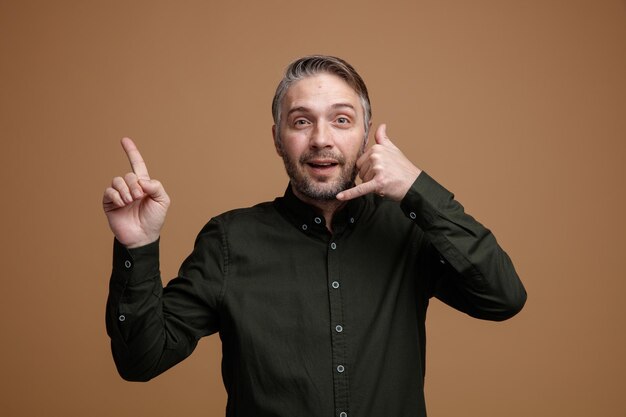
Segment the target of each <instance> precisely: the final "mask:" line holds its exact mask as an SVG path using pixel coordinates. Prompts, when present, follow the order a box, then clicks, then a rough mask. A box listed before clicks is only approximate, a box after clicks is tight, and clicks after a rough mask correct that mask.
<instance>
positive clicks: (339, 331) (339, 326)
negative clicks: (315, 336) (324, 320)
mask: <svg viewBox="0 0 626 417" xmlns="http://www.w3.org/2000/svg"><path fill="white" fill-rule="evenodd" d="M335 330H337V333H341V332H343V327H341V324H338V325H336V326H335Z"/></svg>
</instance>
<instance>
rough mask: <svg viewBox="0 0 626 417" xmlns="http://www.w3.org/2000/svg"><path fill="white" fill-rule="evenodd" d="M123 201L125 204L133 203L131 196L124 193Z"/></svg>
mask: <svg viewBox="0 0 626 417" xmlns="http://www.w3.org/2000/svg"><path fill="white" fill-rule="evenodd" d="M124 201H125V202H126V203H132V202H133V196H132V195H130V193H126V194H124Z"/></svg>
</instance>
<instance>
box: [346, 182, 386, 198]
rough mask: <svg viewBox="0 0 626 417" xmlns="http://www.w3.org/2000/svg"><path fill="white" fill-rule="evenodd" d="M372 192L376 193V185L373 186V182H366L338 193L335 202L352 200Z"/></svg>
mask: <svg viewBox="0 0 626 417" xmlns="http://www.w3.org/2000/svg"><path fill="white" fill-rule="evenodd" d="M374 191H376V184H374V181H368V182H364V183H361V184H359V185H356V186H354V187H352V188H349V189H347V190H344V191H342V192H340V193H339V194H337V200H341V201H347V200H352V199H354V198H357V197H361V196H362V195H365V194H369V193H373V192H374Z"/></svg>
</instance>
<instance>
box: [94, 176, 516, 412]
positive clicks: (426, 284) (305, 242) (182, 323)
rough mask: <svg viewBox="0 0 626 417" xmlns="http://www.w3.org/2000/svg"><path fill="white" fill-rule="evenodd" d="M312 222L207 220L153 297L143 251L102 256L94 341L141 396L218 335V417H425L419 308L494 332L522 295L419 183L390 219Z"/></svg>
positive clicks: (283, 214)
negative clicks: (222, 415) (104, 273)
mask: <svg viewBox="0 0 626 417" xmlns="http://www.w3.org/2000/svg"><path fill="white" fill-rule="evenodd" d="M332 230H333V233H332V234H331V233H329V232H328V229H327V227H326V225H325V223H324V218H323V217H322V216H320V215H318V214H317V213H316V211H315V210H313V209H312V208H311V207H310V206H308V205H306V204H305V203H303V202H302V201H300V200H299V199H298V198H297V197H296V196H295V195H294V194H293V193H292V191H291V188H290V187H288V188H287V191H286V193H285V195H284V196H283V197H282V198H277V199H276V200H274V201H273V202H268V203H262V204H259V205H257V206H254V207H251V208H246V209H238V210H233V211H230V212H227V213H225V214H222V215H220V216H218V217H215V218H213V219H211V221H210V222H209V223H208V224H207V225H206V226H205V227H204V228H203V229H202V231H201V232H200V234H199V235H198V237H197V239H196V243H195V247H194V250H193V252H192V253H191V255H190V256H189V257H188V258H187V259H186V260H185V261H184V263H183V264H182V266H181V268H180V271H179V276H178V277H177V278H175V279H173V280H171V281H170V282H169V283H168V285H167V286H166V287H165V288H163V287H162V284H161V279H160V274H159V261H158V259H159V250H158V241H157V242H155V243H153V244H150V245H147V246H144V247H141V248H136V249H130V250H129V249H126V248H125V247H124V246H122V245H121V244H120V243H119V242H117V241H116V242H115V244H114V257H113V273H112V277H111V282H110V294H109V299H108V303H107V316H106V318H107V331H108V334H109V336H110V337H111V343H112V349H113V356H114V359H115V363H116V365H117V367H118V370H119V372H120V374H121V375H122V377H123V378H125V379H128V380H137V381H145V380H148V379H151V378H153V377H155V376H156V375H158V374H160V373H162V372H164V371H165V370H167V369H168V368H170V367H171V366H173V365H175V364H176V363H178V362H179V361H181V360H183V359H184V358H186V357H187V356H188V355H189V354H191V352H192V351H193V349H194V348H195V346H196V344H197V342H198V339H200V338H201V337H203V336H207V335H210V334H212V333H215V332H219V335H220V338H221V340H222V344H223V359H222V376H223V380H224V385H225V387H226V391H227V393H228V403H227V409H226V415H227V416H229V417H230V416H248V417H264V416H316V417H317V416H320V417H321V416H328V417H331V416H335V417H366V416H367V417H369V416H372V417H373V416H416V417H417V416H425V415H426V409H425V402H424V390H423V386H424V372H425V326H424V323H425V318H426V309H427V306H428V301H429V298H430V297H432V296H435V297H437V298H439V299H441V300H442V301H444V302H445V303H447V304H449V305H450V306H452V307H454V308H456V309H458V310H461V311H463V312H465V313H467V314H469V315H471V316H473V317H477V318H482V319H488V320H504V319H506V318H509V317H511V316H513V315H514V314H516V313H517V312H518V311H519V310H520V309H521V308H522V306H523V304H524V302H525V300H526V292H525V290H524V287H523V285H522V283H521V282H520V280H519V278H518V277H517V274H516V273H515V270H514V268H513V265H512V263H511V261H510V259H509V257H508V256H507V254H506V253H505V252H504V251H503V250H502V249H501V248H500V246H499V245H498V244H497V242H496V240H495V238H494V236H493V235H492V234H491V232H490V231H489V230H487V229H486V228H484V227H483V226H482V225H480V224H479V223H478V222H477V221H475V220H474V219H473V218H472V217H471V216H469V215H467V214H465V213H464V210H463V207H462V206H461V205H460V204H459V203H458V202H457V201H455V200H454V197H453V195H452V194H451V193H450V192H448V191H447V190H445V189H444V188H443V187H442V186H440V185H439V184H438V183H437V182H435V181H434V180H433V179H432V178H431V177H429V176H428V175H427V174H426V173H425V172H423V173H422V174H421V175H420V176H419V177H418V178H417V180H416V181H415V183H414V184H413V185H412V187H411V189H410V190H409V192H408V193H407V195H406V196H405V198H404V199H403V200H402V202H401V203H397V202H393V201H390V200H386V199H383V198H380V197H378V196H374V195H367V196H364V197H361V198H358V199H355V200H353V201H351V202H349V203H348V204H347V205H346V206H345V207H344V208H343V210H342V211H341V212H339V213H337V214H336V215H335V217H334V219H333V224H332Z"/></svg>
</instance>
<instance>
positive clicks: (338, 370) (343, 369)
mask: <svg viewBox="0 0 626 417" xmlns="http://www.w3.org/2000/svg"><path fill="white" fill-rule="evenodd" d="M345 370H346V368H344V367H343V365H339V366H338V367H337V372H339V373H342V372H343V371H345Z"/></svg>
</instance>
